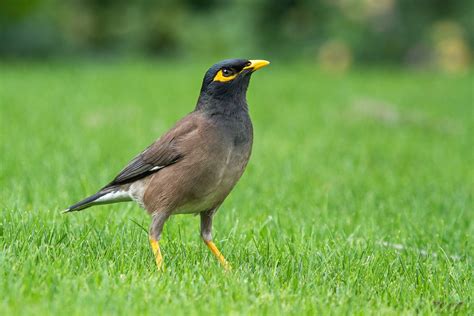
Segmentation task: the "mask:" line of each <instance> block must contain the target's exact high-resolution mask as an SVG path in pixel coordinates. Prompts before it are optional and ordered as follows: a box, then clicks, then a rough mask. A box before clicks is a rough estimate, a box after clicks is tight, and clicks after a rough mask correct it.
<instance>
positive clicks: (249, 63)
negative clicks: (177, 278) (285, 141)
mask: <svg viewBox="0 0 474 316" xmlns="http://www.w3.org/2000/svg"><path fill="white" fill-rule="evenodd" d="M268 64H269V62H268V61H266V60H247V59H228V60H224V61H221V62H219V63H217V64H215V65H214V66H212V67H211V68H210V69H209V70H208V71H207V72H206V74H205V76H204V79H203V82H202V87H201V93H200V95H199V98H198V100H197V105H196V108H195V109H194V111H193V112H191V113H190V114H188V115H186V116H185V117H184V118H183V119H181V120H180V121H178V122H177V123H176V125H175V126H174V127H173V128H172V129H170V130H169V131H168V132H167V133H165V134H164V135H163V136H161V138H159V139H158V140H157V141H155V142H154V143H153V144H151V145H150V146H149V147H148V148H146V149H145V150H144V151H143V152H142V153H140V154H139V155H138V156H136V157H135V158H134V159H133V160H132V161H130V163H129V164H128V165H127V166H126V167H125V168H124V169H123V170H122V171H121V172H120V173H119V174H118V175H117V176H116V177H115V179H113V180H112V182H110V183H109V184H107V185H106V186H105V187H103V188H102V189H101V190H99V191H98V192H97V193H95V194H94V195H91V196H90V197H88V198H86V199H84V200H82V201H80V202H78V203H76V204H74V205H72V206H71V207H69V208H68V209H67V210H66V212H72V211H80V210H83V209H85V208H88V207H90V206H93V205H98V204H109V203H116V202H124V201H136V202H138V203H139V204H140V205H141V206H142V207H144V208H145V209H146V210H147V211H148V213H150V215H151V216H152V223H151V226H150V233H149V238H150V244H151V248H152V250H153V253H154V255H155V260H156V264H157V266H158V268H159V269H161V268H162V267H163V258H162V256H161V251H160V246H159V244H158V241H159V240H160V236H161V232H162V230H163V225H164V223H165V222H166V220H167V219H168V218H169V217H170V215H174V214H191V213H192V214H197V213H199V214H200V216H201V237H202V239H203V240H204V242H205V243H206V245H207V246H208V247H209V249H210V250H211V251H212V253H213V254H214V255H215V256H216V257H217V259H218V260H219V261H220V263H221V264H222V265H223V266H224V268H226V269H228V268H230V266H229V264H228V263H227V261H226V260H225V258H224V256H223V255H222V254H221V253H220V251H219V250H218V249H217V247H216V245H215V244H214V243H213V242H212V234H211V232H212V218H213V216H214V214H215V213H216V212H217V209H218V208H219V206H220V205H221V204H222V202H223V201H224V199H225V198H226V197H227V195H228V194H229V193H230V191H231V190H232V188H233V187H234V185H235V184H236V183H237V181H238V180H239V178H240V176H241V175H242V173H243V172H244V169H245V167H246V165H247V162H248V161H249V157H250V153H251V151H252V140H253V128H252V122H251V120H250V116H249V113H248V105H247V100H246V92H247V88H248V85H249V81H250V77H251V75H252V73H253V72H254V71H256V70H258V69H260V68H262V67H264V66H266V65H268Z"/></svg>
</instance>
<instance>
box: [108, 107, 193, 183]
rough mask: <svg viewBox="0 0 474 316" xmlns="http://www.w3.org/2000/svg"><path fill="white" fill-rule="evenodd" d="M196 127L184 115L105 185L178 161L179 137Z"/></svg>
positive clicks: (157, 169) (143, 174)
mask: <svg viewBox="0 0 474 316" xmlns="http://www.w3.org/2000/svg"><path fill="white" fill-rule="evenodd" d="M196 127H197V126H196V124H195V123H194V121H193V119H192V115H189V116H187V117H185V118H184V119H182V120H181V121H179V122H178V123H177V124H176V125H175V127H173V128H172V129H171V130H170V131H169V132H168V133H166V134H165V135H163V136H162V137H161V138H160V139H158V140H157V141H156V142H155V143H153V144H152V145H150V146H149V147H148V148H147V149H145V150H144V151H143V152H142V153H141V154H139V155H138V156H136V157H135V158H133V159H132V161H130V162H129V163H128V165H127V166H126V167H125V168H124V169H123V170H122V171H121V172H120V173H119V174H118V175H117V176H116V177H115V179H114V180H113V181H112V182H111V183H110V184H108V185H107V186H106V187H109V186H113V185H121V184H126V183H130V182H133V181H135V180H138V179H141V178H144V177H146V176H148V175H150V174H152V173H155V172H157V171H159V170H160V169H163V168H165V167H167V166H169V165H172V164H174V163H176V162H178V161H179V160H180V159H181V158H182V157H183V153H182V152H180V150H179V141H180V139H182V138H183V137H185V136H186V135H187V134H189V133H190V132H192V131H193V130H194V129H195V128H196Z"/></svg>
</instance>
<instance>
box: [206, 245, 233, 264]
mask: <svg viewBox="0 0 474 316" xmlns="http://www.w3.org/2000/svg"><path fill="white" fill-rule="evenodd" d="M204 242H205V243H206V245H207V247H208V248H209V249H210V250H211V252H212V253H213V254H214V256H216V258H217V260H219V262H220V264H221V265H222V267H223V268H224V270H226V271H231V270H232V267H231V266H230V264H229V262H227V260H225V258H224V256H223V255H222V253H221V252H220V251H219V249H217V247H216V245H215V244H214V243H213V242H212V241H211V240H209V241H206V240H205V241H204Z"/></svg>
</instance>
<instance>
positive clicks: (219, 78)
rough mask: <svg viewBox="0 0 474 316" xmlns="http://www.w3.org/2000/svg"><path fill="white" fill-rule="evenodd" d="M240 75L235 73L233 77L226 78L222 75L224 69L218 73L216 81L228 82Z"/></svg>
mask: <svg viewBox="0 0 474 316" xmlns="http://www.w3.org/2000/svg"><path fill="white" fill-rule="evenodd" d="M238 74H239V73H235V74H233V75H230V76H227V77H225V76H224V74H223V73H222V69H221V70H219V71H218V72H217V74H216V75H215V77H214V81H219V82H227V81H231V80H233V79H235V77H237V75H238Z"/></svg>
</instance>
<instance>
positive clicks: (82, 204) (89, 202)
mask: <svg viewBox="0 0 474 316" xmlns="http://www.w3.org/2000/svg"><path fill="white" fill-rule="evenodd" d="M109 192H110V191H109V190H101V191H99V192H97V193H96V194H93V195H91V196H89V197H87V198H85V199H84V200H82V201H79V202H77V203H76V204H74V205H71V206H69V207H68V208H67V209H66V210H65V211H64V213H69V212H76V211H81V210H83V209H86V208H88V207H91V206H93V205H94V204H95V203H94V201H95V200H97V199H98V198H100V197H101V196H104V195H106V194H107V193H109Z"/></svg>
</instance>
